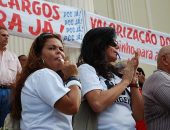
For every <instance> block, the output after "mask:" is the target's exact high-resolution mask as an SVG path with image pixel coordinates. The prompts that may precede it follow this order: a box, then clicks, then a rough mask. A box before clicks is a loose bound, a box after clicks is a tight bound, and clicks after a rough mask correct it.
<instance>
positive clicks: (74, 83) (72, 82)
mask: <svg viewBox="0 0 170 130" xmlns="http://www.w3.org/2000/svg"><path fill="white" fill-rule="evenodd" d="M72 85H77V86H79V88H80V89H81V83H80V81H78V80H70V81H68V82H67V83H66V87H67V88H69V87H71V86H72Z"/></svg>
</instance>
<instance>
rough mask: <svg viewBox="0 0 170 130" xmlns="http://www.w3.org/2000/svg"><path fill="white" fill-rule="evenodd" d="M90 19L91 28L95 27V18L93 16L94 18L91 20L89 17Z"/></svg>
mask: <svg viewBox="0 0 170 130" xmlns="http://www.w3.org/2000/svg"><path fill="white" fill-rule="evenodd" d="M90 21H91V27H92V28H95V27H96V21H97V19H96V18H95V19H94V20H93V18H92V17H90Z"/></svg>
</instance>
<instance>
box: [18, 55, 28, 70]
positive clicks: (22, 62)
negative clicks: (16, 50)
mask: <svg viewBox="0 0 170 130" xmlns="http://www.w3.org/2000/svg"><path fill="white" fill-rule="evenodd" d="M27 59H28V57H27V56H26V55H20V56H18V60H19V62H20V64H21V66H22V68H23V67H24V66H25V64H26V62H27Z"/></svg>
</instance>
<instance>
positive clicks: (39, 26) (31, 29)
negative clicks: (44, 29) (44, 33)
mask: <svg viewBox="0 0 170 130" xmlns="http://www.w3.org/2000/svg"><path fill="white" fill-rule="evenodd" d="M29 32H30V33H31V34H32V35H35V36H37V35H38V34H39V33H40V32H41V21H40V20H39V19H37V28H36V30H35V31H34V28H33V27H32V26H29Z"/></svg>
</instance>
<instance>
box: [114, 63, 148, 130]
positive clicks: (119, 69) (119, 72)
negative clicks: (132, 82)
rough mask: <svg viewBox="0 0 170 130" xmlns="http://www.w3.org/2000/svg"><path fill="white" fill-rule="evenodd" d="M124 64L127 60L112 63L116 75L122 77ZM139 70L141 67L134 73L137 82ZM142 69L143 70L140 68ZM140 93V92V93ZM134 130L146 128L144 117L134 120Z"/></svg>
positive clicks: (144, 129)
mask: <svg viewBox="0 0 170 130" xmlns="http://www.w3.org/2000/svg"><path fill="white" fill-rule="evenodd" d="M126 65H127V61H120V62H117V63H116V64H115V65H114V69H115V72H116V73H115V74H116V75H117V76H119V77H120V78H122V76H123V73H124V72H123V71H124V69H125V67H126ZM140 70H141V68H139V67H138V68H137V70H136V75H135V77H136V78H137V82H138V81H139V72H140ZM142 71H143V70H142ZM143 74H144V72H143ZM143 74H142V75H143ZM141 77H142V79H143V76H141ZM140 90H141V88H140V86H139V91H140ZM141 94H142V93H141ZM136 130H147V129H146V123H145V121H144V119H143V120H138V121H136Z"/></svg>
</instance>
